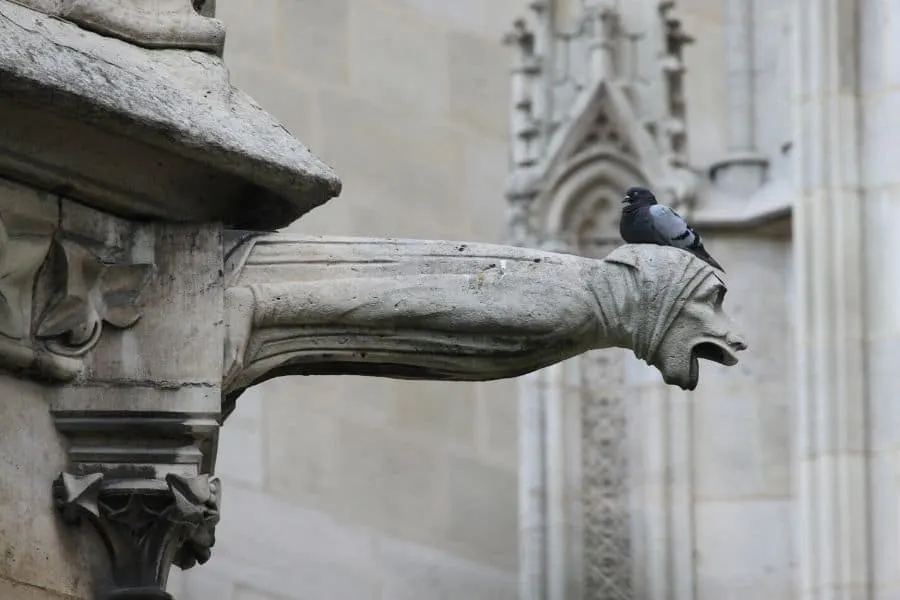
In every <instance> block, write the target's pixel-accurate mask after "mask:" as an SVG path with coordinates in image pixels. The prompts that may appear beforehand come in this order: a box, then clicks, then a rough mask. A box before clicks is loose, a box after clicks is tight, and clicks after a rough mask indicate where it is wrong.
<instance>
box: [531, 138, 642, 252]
mask: <svg viewBox="0 0 900 600" xmlns="http://www.w3.org/2000/svg"><path fill="white" fill-rule="evenodd" d="M632 185H649V180H648V177H647V176H646V175H645V173H644V170H643V169H642V168H641V166H640V165H639V164H638V163H637V162H636V161H635V160H634V159H633V158H632V157H630V156H628V155H626V154H622V153H621V152H618V151H617V150H616V149H615V148H612V147H610V146H608V145H596V146H593V147H589V148H587V149H585V150H582V151H581V152H579V153H578V154H577V155H575V156H573V157H571V158H569V159H568V160H566V161H564V162H562V163H561V164H560V166H559V168H558V169H557V171H556V173H555V174H554V176H553V177H552V179H551V181H550V183H549V185H547V186H546V187H545V188H544V191H543V192H542V193H541V195H540V196H539V197H538V198H537V200H536V202H535V204H534V213H533V218H534V219H535V222H534V226H535V230H536V231H538V232H539V235H540V237H541V239H543V240H557V241H564V242H565V243H566V244H567V245H568V246H569V248H570V250H571V251H575V252H579V253H581V252H585V251H588V252H589V248H592V247H595V246H596V245H597V244H598V243H602V245H604V246H611V247H609V250H611V249H612V247H614V246H615V245H618V243H619V242H618V239H619V233H618V227H619V210H620V202H619V200H620V198H621V197H622V193H623V192H624V190H626V189H627V188H628V187H629V186H632ZM589 253H590V252H589Z"/></svg>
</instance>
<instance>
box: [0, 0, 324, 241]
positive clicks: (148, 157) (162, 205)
mask: <svg viewBox="0 0 900 600" xmlns="http://www.w3.org/2000/svg"><path fill="white" fill-rule="evenodd" d="M198 18H202V17H199V16H198ZM0 39H2V40H3V43H2V44H0V113H2V114H3V115H4V119H3V123H4V124H3V127H2V128H0V175H5V176H7V177H10V178H12V179H17V180H19V181H23V182H26V183H30V184H32V185H35V186H36V187H39V188H42V189H45V190H50V191H55V192H62V193H64V195H66V196H67V197H70V198H72V199H75V200H78V201H81V202H83V203H85V204H87V205H89V206H92V207H95V208H98V209H100V210H104V211H107V212H110V213H112V214H115V215H119V216H124V217H128V218H133V219H141V218H151V219H161V220H166V221H170V222H214V221H220V222H223V223H225V224H226V225H228V226H231V227H235V228H242V229H263V230H266V229H275V228H279V227H283V226H286V225H288V224H290V223H291V222H293V221H294V220H296V219H297V218H299V217H300V216H302V215H303V214H305V213H306V212H308V211H309V210H312V209H313V208H315V207H316V206H319V205H321V204H322V203H324V202H326V201H327V200H329V199H330V198H332V197H334V196H336V195H338V194H339V193H340V189H341V182H340V180H339V179H338V177H337V176H336V175H335V173H334V172H333V171H332V169H331V168H330V167H328V166H327V165H325V164H324V163H323V162H321V161H320V160H319V159H318V158H316V157H315V156H314V155H313V154H312V153H311V152H310V151H309V149H308V148H306V146H304V145H303V144H302V143H301V142H299V141H298V140H297V139H295V138H294V137H293V136H292V135H291V134H290V133H289V132H288V131H287V130H286V129H285V128H284V127H283V126H281V125H280V124H279V123H278V122H277V121H276V120H275V119H274V118H273V117H272V116H270V115H269V114H267V113H266V112H265V111H264V110H262V109H261V108H260V107H259V105H258V104H257V103H256V102H254V101H253V100H252V99H251V98H250V97H248V96H247V95H246V94H244V93H242V92H241V91H240V90H237V89H235V88H234V87H232V86H231V84H230V83H229V80H228V70H227V68H226V66H225V64H224V62H223V61H222V59H221V58H220V57H218V56H215V55H212V54H208V53H203V52H191V51H187V50H150V49H145V48H142V47H138V46H135V45H133V44H129V43H127V42H124V41H121V40H119V39H115V38H111V37H105V36H102V35H99V34H97V33H93V32H91V31H87V30H85V29H82V28H80V27H78V26H77V25H74V24H73V23H69V22H66V21H62V20H60V19H57V18H53V17H51V16H48V15H46V14H44V13H42V12H39V11H36V10H32V9H29V8H27V7H25V6H21V5H19V4H13V3H11V2H9V1H7V0H0Z"/></svg>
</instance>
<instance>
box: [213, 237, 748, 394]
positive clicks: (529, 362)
mask: <svg viewBox="0 0 900 600" xmlns="http://www.w3.org/2000/svg"><path fill="white" fill-rule="evenodd" d="M232 237H233V239H232V241H231V242H230V249H229V252H228V257H227V261H226V265H227V269H226V273H227V275H226V277H227V280H226V292H225V304H226V321H227V332H228V333H227V336H228V339H227V341H226V360H225V389H224V392H225V394H226V396H230V397H232V398H234V397H236V396H237V395H238V394H239V393H240V392H241V391H242V390H243V389H245V388H247V387H249V386H251V385H253V384H255V383H259V382H261V381H264V380H266V379H269V378H272V377H276V376H280V375H292V374H305V375H315V374H358V375H371V376H383V377H393V378H402V379H432V380H447V381H464V380H465V381H483V380H490V379H501V378H506V377H515V376H519V375H523V374H525V373H528V372H530V371H534V370H536V369H540V368H543V367H546V366H548V365H551V364H553V363H556V362H559V361H562V360H565V359H567V358H570V357H572V356H575V355H577V354H580V353H582V352H585V351H588V350H593V349H600V348H609V347H620V348H628V349H631V350H633V351H634V353H635V355H636V356H637V357H638V358H641V359H643V360H645V361H646V362H647V363H649V364H651V365H653V366H654V367H656V368H657V369H659V371H660V372H661V373H662V376H663V379H664V380H665V381H666V383H669V384H672V385H676V386H678V387H680V388H682V389H686V390H693V389H694V388H695V387H696V386H697V382H698V380H699V374H700V371H699V365H698V359H700V358H704V359H707V360H711V361H714V362H717V363H720V364H723V365H729V366H730V365H734V364H736V363H737V360H738V359H737V356H736V353H737V352H739V351H742V350H744V349H746V347H747V345H746V343H745V342H744V339H743V338H742V337H741V336H740V335H739V334H738V333H737V332H736V331H735V326H734V324H733V323H732V322H731V320H730V319H729V318H728V317H727V316H726V314H725V313H724V312H723V310H722V302H723V300H724V298H725V292H726V287H725V283H724V282H723V280H722V279H721V278H720V277H719V275H718V274H717V272H716V271H715V270H714V269H712V268H711V267H710V266H709V265H707V264H705V263H704V262H702V261H700V260H698V259H697V258H695V257H693V256H691V255H690V254H688V253H686V252H683V251H681V250H678V249H674V248H666V247H661V246H654V245H625V246H621V247H619V248H618V249H616V250H615V251H613V252H612V253H611V254H610V255H609V256H607V257H606V258H605V259H603V260H595V259H588V258H582V257H578V256H573V255H566V254H555V253H549V252H541V251H536V250H528V249H523V248H516V247H509V246H497V245H488V244H468V243H452V242H443V241H418V240H396V239H354V238H327V237H298V236H290V235H280V234H271V235H269V234H266V235H252V234H243V235H240V234H239V233H238V232H234V234H233V236H232Z"/></svg>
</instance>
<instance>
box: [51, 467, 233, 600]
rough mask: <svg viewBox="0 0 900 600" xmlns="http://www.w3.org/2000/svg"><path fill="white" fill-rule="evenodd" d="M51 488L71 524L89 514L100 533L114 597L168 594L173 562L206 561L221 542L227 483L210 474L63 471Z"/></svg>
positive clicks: (189, 564) (188, 564)
mask: <svg viewBox="0 0 900 600" xmlns="http://www.w3.org/2000/svg"><path fill="white" fill-rule="evenodd" d="M53 495H54V499H55V501H56V505H57V508H58V509H59V511H60V514H61V516H62V518H63V520H64V521H65V522H66V523H67V524H70V525H77V524H79V523H80V522H81V521H82V520H84V519H86V520H87V521H88V522H90V523H91V525H92V526H93V527H94V528H95V529H96V530H97V533H98V534H99V535H100V537H101V538H102V540H103V543H104V545H105V546H106V549H107V551H108V552H109V557H110V565H111V568H112V582H113V586H114V587H113V589H112V590H110V593H109V595H108V596H107V598H110V599H114V598H123V599H124V598H160V599H164V598H170V596H169V595H168V594H166V593H165V591H164V590H165V587H166V580H167V578H168V574H169V568H170V567H171V565H172V564H175V565H177V566H179V567H180V568H182V569H187V568H190V567H192V566H194V565H195V564H198V563H199V564H203V563H205V562H206V561H207V560H209V558H210V549H211V548H212V546H213V545H214V544H215V528H216V525H217V524H218V522H219V504H220V500H221V484H220V482H219V480H218V479H216V478H210V477H209V476H208V475H201V476H199V477H183V476H180V475H176V474H169V475H167V476H166V478H165V481H164V482H163V481H161V480H154V479H149V480H148V479H138V480H134V479H124V480H116V479H114V478H112V477H109V476H106V475H104V474H103V473H92V474H87V475H77V474H71V473H63V474H61V475H60V476H59V478H58V479H57V480H56V482H55V483H54V485H53Z"/></svg>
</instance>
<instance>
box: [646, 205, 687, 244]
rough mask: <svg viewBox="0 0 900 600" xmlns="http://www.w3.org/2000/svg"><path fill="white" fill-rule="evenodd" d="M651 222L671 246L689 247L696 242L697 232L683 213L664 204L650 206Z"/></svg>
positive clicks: (658, 233)
mask: <svg viewBox="0 0 900 600" xmlns="http://www.w3.org/2000/svg"><path fill="white" fill-rule="evenodd" d="M650 223H651V225H652V226H653V229H654V231H656V233H657V235H659V237H661V238H663V239H664V240H665V243H666V244H668V245H670V246H675V247H677V248H682V249H687V248H690V247H691V246H692V245H693V244H694V241H695V240H696V238H697V234H696V233H694V230H693V229H691V227H690V226H689V225H688V224H687V221H685V220H684V219H683V218H682V217H681V215H679V214H678V213H677V212H675V211H674V210H672V209H671V208H669V207H668V206H663V205H662V204H654V205H653V206H651V207H650Z"/></svg>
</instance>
